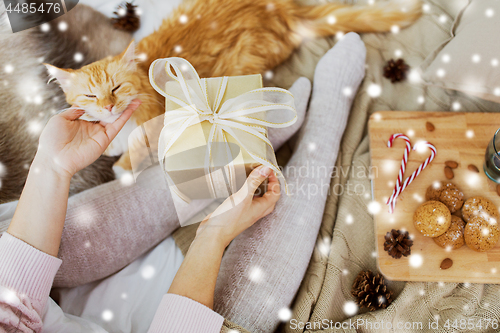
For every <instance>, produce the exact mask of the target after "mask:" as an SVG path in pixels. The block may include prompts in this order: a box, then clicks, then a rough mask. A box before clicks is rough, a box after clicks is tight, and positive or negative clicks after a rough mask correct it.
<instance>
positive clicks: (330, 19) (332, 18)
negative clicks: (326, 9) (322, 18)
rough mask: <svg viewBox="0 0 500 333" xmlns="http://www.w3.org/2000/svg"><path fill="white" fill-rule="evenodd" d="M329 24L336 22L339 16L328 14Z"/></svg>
mask: <svg viewBox="0 0 500 333" xmlns="http://www.w3.org/2000/svg"><path fill="white" fill-rule="evenodd" d="M327 20H328V24H335V23H337V18H336V17H335V16H333V15H330V16H328V19H327Z"/></svg>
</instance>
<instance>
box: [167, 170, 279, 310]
mask: <svg viewBox="0 0 500 333" xmlns="http://www.w3.org/2000/svg"><path fill="white" fill-rule="evenodd" d="M268 176H269V183H268V185H267V192H266V193H265V194H264V195H263V196H262V197H254V193H255V191H256V190H257V188H258V187H259V185H260V184H262V182H263V181H264V180H265V179H266V178H267V177H268ZM279 198H280V183H279V181H278V178H277V177H276V175H274V173H272V172H271V169H269V168H268V167H263V166H261V167H258V168H256V169H255V170H253V171H252V173H250V175H249V176H248V178H247V181H246V182H245V184H244V185H243V187H242V188H241V189H240V190H239V191H238V192H236V193H235V194H233V195H232V196H230V197H229V198H228V199H226V200H225V201H224V202H223V203H222V204H221V205H220V206H219V207H218V208H217V209H216V210H215V211H214V212H213V213H212V214H210V215H209V216H207V217H206V218H205V219H204V220H203V222H201V224H200V226H199V227H198V231H197V232H196V238H195V239H194V241H193V242H192V243H191V246H190V247H189V251H188V253H187V254H186V257H185V258H184V261H183V262H182V265H181V267H180V268H179V270H178V271H177V274H176V275H175V278H174V280H173V281H172V284H171V285H170V289H169V290H168V292H169V294H176V295H181V296H184V297H188V298H190V299H193V300H195V301H197V302H199V303H201V304H203V305H205V306H207V307H209V308H211V309H212V308H213V305H214V290H215V283H216V281H217V274H218V272H219V268H220V263H221V260H222V255H223V254H224V249H225V248H226V247H227V246H228V245H229V243H230V242H231V241H232V240H233V239H234V238H235V237H236V236H238V235H239V234H240V233H242V232H243V231H244V230H245V229H247V228H248V227H250V226H252V225H253V224H254V223H255V222H257V221H258V220H259V219H260V218H262V217H264V216H266V215H267V214H269V213H271V212H272V211H273V209H274V206H275V205H276V202H277V201H278V199H279Z"/></svg>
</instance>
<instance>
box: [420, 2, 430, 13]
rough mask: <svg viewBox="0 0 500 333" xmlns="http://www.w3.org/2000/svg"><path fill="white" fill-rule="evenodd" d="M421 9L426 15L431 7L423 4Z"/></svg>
mask: <svg viewBox="0 0 500 333" xmlns="http://www.w3.org/2000/svg"><path fill="white" fill-rule="evenodd" d="M422 9H423V11H424V12H425V13H428V12H430V10H431V6H430V5H429V4H428V3H425V4H424V5H423V6H422Z"/></svg>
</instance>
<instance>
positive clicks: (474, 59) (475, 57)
mask: <svg viewBox="0 0 500 333" xmlns="http://www.w3.org/2000/svg"><path fill="white" fill-rule="evenodd" d="M471 59H472V62H473V63H475V64H477V63H479V62H480V61H481V56H480V55H479V54H473V55H472V58H471Z"/></svg>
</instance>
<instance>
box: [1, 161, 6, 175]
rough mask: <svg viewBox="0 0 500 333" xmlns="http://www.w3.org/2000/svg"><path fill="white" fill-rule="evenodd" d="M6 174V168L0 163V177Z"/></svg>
mask: <svg viewBox="0 0 500 333" xmlns="http://www.w3.org/2000/svg"><path fill="white" fill-rule="evenodd" d="M6 173H7V168H6V167H5V165H4V164H3V163H2V162H0V177H3V176H5V174H6Z"/></svg>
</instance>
